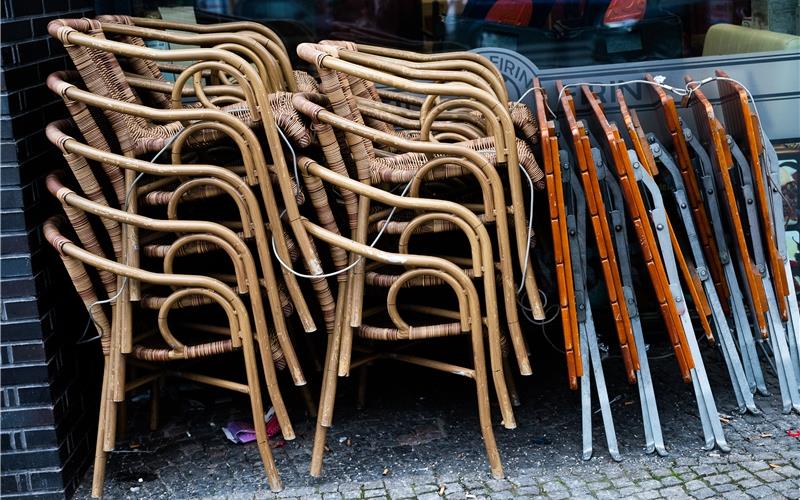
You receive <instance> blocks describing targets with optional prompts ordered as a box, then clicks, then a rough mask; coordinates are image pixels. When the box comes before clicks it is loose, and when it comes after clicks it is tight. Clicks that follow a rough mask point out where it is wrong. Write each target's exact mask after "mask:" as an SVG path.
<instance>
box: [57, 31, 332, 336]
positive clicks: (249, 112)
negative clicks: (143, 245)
mask: <svg viewBox="0 0 800 500" xmlns="http://www.w3.org/2000/svg"><path fill="white" fill-rule="evenodd" d="M49 29H50V32H51V34H52V35H53V36H55V37H57V38H59V40H61V41H62V42H63V43H65V44H66V46H67V47H68V53H69V54H70V55H71V56H72V57H73V60H74V62H75V65H76V67H77V68H78V69H79V71H80V70H81V69H82V70H83V72H84V73H85V74H82V75H81V76H82V78H83V79H84V82H85V83H86V86H87V89H88V90H89V92H91V93H92V94H94V96H91V95H88V96H86V98H87V99H91V98H93V97H100V96H102V97H105V98H107V99H112V100H113V101H114V102H117V103H119V104H120V106H117V107H107V108H105V109H104V113H105V115H106V117H107V119H108V121H109V123H110V125H111V128H112V129H113V131H114V132H115V134H116V136H117V141H118V142H119V147H120V150H121V151H122V152H123V154H126V155H135V154H138V153H141V152H153V151H159V150H160V149H161V148H163V147H164V146H165V144H167V142H168V141H169V140H170V139H171V138H172V137H173V136H174V135H175V134H176V133H178V132H180V131H181V130H183V129H184V125H183V123H181V121H176V120H182V119H184V118H182V117H185V119H201V120H203V119H205V120H210V121H218V122H222V125H218V124H214V125H213V126H212V125H208V126H206V127H203V126H199V130H198V131H196V132H195V133H194V134H193V136H192V137H191V138H190V139H191V140H189V141H188V144H187V147H192V146H194V149H197V148H200V147H201V148H203V149H205V148H207V146H208V145H209V144H214V143H215V142H216V141H217V140H218V139H220V138H230V137H231V130H230V129H231V128H233V129H234V130H236V131H237V132H238V133H239V135H242V136H244V138H245V142H246V144H247V148H248V149H250V150H251V151H252V153H251V156H252V158H253V160H251V162H250V163H248V160H247V159H244V162H245V165H254V166H255V167H256V169H259V168H262V167H263V169H262V171H261V172H258V171H257V170H253V171H252V172H249V171H248V181H249V182H250V183H251V184H252V185H258V187H259V189H260V191H261V192H262V197H263V199H273V198H274V196H272V186H271V185H270V183H266V182H261V183H259V182H257V179H259V178H262V179H265V178H273V179H275V180H276V182H277V183H278V184H279V187H280V190H281V193H282V195H283V194H285V195H287V196H296V195H297V193H298V192H299V190H298V188H297V186H294V187H293V186H292V183H293V180H292V179H291V177H290V176H289V175H288V172H286V170H285V160H284V159H283V155H282V154H280V151H281V143H280V137H279V135H278V132H277V131H276V130H274V128H272V127H269V126H266V123H274V121H273V119H272V116H273V114H272V113H271V111H270V109H267V108H271V107H272V106H271V105H267V107H266V108H263V107H262V108H263V109H260V110H259V111H256V109H257V106H256V104H255V102H254V99H255V96H254V94H255V95H257V97H258V99H262V100H263V101H264V102H265V103H266V102H272V103H275V102H278V101H276V100H275V99H272V100H271V101H270V99H269V97H268V96H267V95H266V93H265V92H263V90H264V89H263V87H262V86H261V84H260V79H259V78H258V77H257V76H256V74H255V70H254V68H252V67H250V66H249V65H247V64H246V63H245V62H244V61H243V60H242V59H241V58H239V57H238V56H236V55H235V54H233V53H230V52H226V51H223V50H219V49H188V51H187V50H181V51H159V50H155V49H148V48H143V47H140V46H137V45H129V44H125V43H120V42H114V41H109V40H106V39H105V38H104V36H103V34H102V31H100V30H99V23H97V22H96V21H92V20H89V19H82V20H74V19H72V20H56V21H53V22H51V24H50V25H49ZM84 31H86V32H89V33H91V34H86V33H84ZM114 54H120V55H124V56H127V57H132V58H141V59H148V58H149V59H153V60H165V59H166V60H176V61H179V60H186V59H189V60H194V61H201V62H199V63H197V64H200V65H202V64H203V62H202V61H203V59H204V58H205V59H210V60H211V61H228V62H230V63H232V64H233V65H234V67H236V66H238V67H240V68H241V69H242V70H243V71H244V72H245V73H246V74H248V75H250V76H249V77H248V79H247V80H246V81H247V82H249V83H250V84H251V85H245V88H247V89H248V92H247V93H246V94H245V97H247V98H248V102H246V103H245V105H244V107H242V106H243V105H242V104H235V105H233V106H236V109H237V110H239V111H241V112H242V113H238V112H237V113H236V114H234V115H231V117H235V118H236V119H235V120H231V119H230V118H226V117H225V116H222V114H221V113H212V114H210V115H205V116H204V115H203V113H208V112H209V111H217V110H209V109H200V110H196V113H194V114H191V113H190V114H189V115H183V114H180V113H179V114H178V115H175V114H173V115H170V114H169V113H158V112H157V111H156V110H155V109H154V108H150V107H142V106H140V107H138V108H136V111H135V112H133V113H131V112H127V113H124V112H120V111H119V109H121V108H125V107H126V105H127V104H134V105H135V104H139V99H138V97H137V96H136V94H135V92H134V91H133V90H132V89H131V88H130V87H129V86H128V85H127V83H126V80H125V77H124V74H123V72H122V69H121V67H120V65H119V63H118V62H117V59H116V58H115V57H114ZM195 66H196V65H195ZM215 67H217V68H220V67H222V68H224V67H226V66H225V65H224V64H222V65H221V63H216V64H215ZM98 69H101V70H100V71H98ZM202 71H203V69H202V67H201V68H200V69H197V71H195V70H193V69H191V68H190V69H189V70H187V72H186V74H185V75H184V77H183V80H182V81H183V82H184V83H185V82H186V81H188V80H189V79H190V77H191V76H192V75H194V74H196V73H197V72H202ZM229 72H230V73H232V74H238V75H239V78H240V79H241V80H243V81H244V80H245V77H244V76H243V75H242V74H241V73H240V72H239V71H238V70H236V69H233V68H230V71H229ZM252 85H255V86H256V88H257V89H258V93H256V91H255V90H253V87H252ZM182 87H183V86H182V85H180V86H178V87H177V89H181V88H182ZM173 94H174V95H173V96H172V100H173V101H174V102H176V103H180V100H181V93H180V92H178V91H177V90H175V91H174V92H173ZM87 104H91V105H92V106H97V105H98V103H95V102H92V103H89V102H88V101H87ZM127 109H130V108H129V107H128V108H127ZM177 111H181V112H183V111H190V110H189V109H182V110H173V111H172V112H173V113H175V112H177ZM225 114H227V113H225ZM242 115H244V116H249V117H250V119H251V121H252V122H251V123H249V124H248V123H244V125H245V126H249V125H257V126H258V127H260V128H263V129H264V131H265V133H266V135H267V137H268V142H269V150H270V151H271V152H272V153H273V154H274V155H275V156H276V160H275V166H274V167H273V168H272V169H268V167H267V166H266V161H265V156H264V152H263V150H262V149H261V144H260V142H259V141H258V139H257V138H256V136H254V135H253V133H252V132H251V131H247V130H243V128H242V125H240V124H239V123H242V122H241V120H240V119H239V117H241V116H242ZM153 119H157V120H160V122H161V123H166V124H165V125H160V124H156V123H154V122H152V120H153ZM76 121H78V120H76ZM236 122H239V123H236ZM245 128H247V127H245ZM197 132H199V133H197ZM195 136H196V137H195ZM281 167H283V168H281ZM284 190H285V193H284ZM289 193H291V194H289ZM264 209H265V211H266V213H267V218H268V221H269V224H270V227H271V228H272V229H273V231H276V232H278V233H279V234H281V232H282V230H281V229H280V228H281V227H282V222H281V220H280V215H279V210H278V208H277V207H276V206H265V207H264ZM290 215H293V214H290ZM291 220H296V217H291ZM291 224H292V223H291V222H290V225H291ZM294 229H298V226H297V225H296V222H295V223H294ZM298 243H300V245H299V247H298V248H300V249H301V250H303V249H304V248H307V247H308V245H303V243H304V242H302V241H298ZM287 245H288V243H287V242H286V241H285V239H283V238H279V239H278V243H277V250H278V251H279V252H280V256H281V258H282V259H284V260H286V261H289V250H288V247H287ZM305 263H306V264H307V265H308V266H310V267H309V269H312V270H313V269H315V266H318V264H317V261H316V259H315V258H314V257H313V256H307V258H306V259H305ZM284 280H285V282H286V285H287V288H288V290H289V294H290V296H291V299H292V302H293V303H294V304H295V308H296V310H297V313H298V315H299V317H300V319H301V322H302V324H303V327H304V328H305V330H306V331H314V330H315V329H316V326H315V325H314V321H313V319H312V317H311V314H310V312H309V310H308V307H307V305H306V303H305V300H304V297H303V293H302V291H301V290H300V287H299V285H298V284H297V281H296V278H295V277H294V276H293V275H292V274H291V273H288V272H285V273H284Z"/></svg>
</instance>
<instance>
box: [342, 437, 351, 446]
mask: <svg viewBox="0 0 800 500" xmlns="http://www.w3.org/2000/svg"><path fill="white" fill-rule="evenodd" d="M344 444H345V445H346V446H353V442H352V441H351V440H350V438H347V441H346V442H345V443H344Z"/></svg>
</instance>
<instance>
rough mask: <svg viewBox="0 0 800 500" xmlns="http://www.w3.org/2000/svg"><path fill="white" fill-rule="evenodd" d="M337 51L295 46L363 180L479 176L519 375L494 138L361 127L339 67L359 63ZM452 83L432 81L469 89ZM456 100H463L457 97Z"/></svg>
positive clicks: (526, 368)
mask: <svg viewBox="0 0 800 500" xmlns="http://www.w3.org/2000/svg"><path fill="white" fill-rule="evenodd" d="M337 50H338V49H336V48H334V47H330V46H313V45H311V44H302V45H301V46H300V47H299V48H298V53H299V54H300V55H301V57H302V58H304V59H305V60H308V61H310V62H315V63H318V71H319V74H320V76H321V78H322V89H323V91H324V92H325V93H326V95H327V96H328V98H329V99H330V102H331V104H332V107H333V110H334V113H327V112H325V113H319V114H317V117H315V120H316V119H317V118H318V119H319V120H318V121H320V122H324V123H325V124H327V125H328V126H330V127H332V128H334V130H335V131H344V132H346V138H347V142H348V146H349V149H350V154H349V155H346V156H345V157H344V158H345V159H347V160H349V159H350V158H352V160H354V161H355V164H356V166H357V170H358V176H359V179H360V180H361V181H362V182H368V183H379V182H380V183H385V182H408V181H409V180H411V179H413V178H414V177H415V176H416V175H417V174H418V172H420V171H423V170H424V175H425V177H422V178H423V179H437V178H445V177H454V176H463V175H465V174H466V175H473V176H474V177H475V178H476V179H477V181H478V183H479V186H480V189H481V193H482V196H483V199H482V203H481V204H479V205H478V206H477V208H478V210H483V216H484V217H485V219H484V220H485V221H487V222H492V221H493V222H495V224H496V226H497V233H498V236H497V240H498V243H499V250H500V265H501V268H502V276H503V279H502V280H501V284H502V285H503V292H504V299H505V311H506V315H507V318H506V320H507V324H508V327H509V329H510V330H511V339H512V341H513V345H514V351H515V353H516V357H517V362H518V364H519V366H520V369H521V372H522V373H523V374H529V373H530V364H529V362H528V360H527V353H526V349H525V346H524V341H523V339H522V335H521V331H520V328H519V319H518V316H517V310H516V308H517V305H516V303H517V302H516V290H514V287H513V276H512V270H511V259H510V242H509V237H508V226H507V221H506V218H505V217H500V216H496V214H495V213H494V211H495V209H494V207H501V206H505V205H506V203H505V201H504V199H505V195H504V193H503V185H502V181H501V180H500V178H499V175H498V172H497V171H496V170H495V168H494V167H493V166H492V165H491V163H490V162H492V161H497V162H498V163H500V159H499V158H497V155H496V154H495V152H496V150H495V149H494V148H493V147H492V142H491V141H492V139H491V138H484V139H478V140H476V141H472V142H471V143H463V144H462V143H459V144H444V143H431V142H427V141H411V140H408V139H404V138H401V137H398V136H397V135H396V134H388V133H384V132H381V131H379V130H375V129H372V128H370V127H366V126H364V125H363V120H361V118H360V116H361V115H360V113H359V111H358V108H357V106H356V105H355V104H354V102H353V97H352V93H351V92H350V89H349V85H347V83H348V81H347V78H346V74H345V73H344V72H343V71H342V70H344V69H346V70H348V71H349V72H350V73H354V74H355V73H359V72H361V71H362V68H361V67H359V66H355V65H353V64H351V63H346V62H343V61H340V60H338V59H336V58H335V57H327V56H328V55H329V53H333V54H335V53H336V51H337ZM329 61H330V64H329ZM330 65H333V66H336V68H335V70H332V69H330V68H328V67H327V66H330ZM363 71H364V72H365V73H362V74H370V75H373V74H374V75H376V76H375V79H376V80H377V79H378V78H379V77H380V78H382V76H380V75H383V74H382V73H378V72H374V71H372V70H363ZM390 81H391V82H394V84H395V86H403V85H405V86H408V87H409V88H413V89H415V90H417V91H422V89H423V88H427V86H426V85H423V84H419V85H417V84H415V83H414V82H409V81H407V80H404V79H399V78H395V77H391V76H387V77H386V79H385V80H384V83H388V82H390ZM431 85H433V84H431ZM453 85H455V84H436V85H434V87H435V89H434V90H435V91H436V92H438V93H450V94H458V93H460V92H461V93H463V92H468V91H467V90H466V89H464V88H463V87H462V86H455V87H453ZM453 101H456V100H453ZM453 101H448V102H453ZM459 101H461V100H460V99H459ZM300 111H301V112H303V110H302V109H300ZM431 116H433V115H431ZM495 132H497V133H498V135H496V136H495V138H494V141H505V139H506V138H507V136H506V135H504V134H502V133H499V130H498V129H495ZM317 133H318V140H319V141H320V144H321V147H322V148H323V152H324V153H325V155H326V162H327V164H329V165H334V164H337V163H339V162H341V161H343V159H342V155H341V153H339V148H338V144H337V143H336V142H335V141H333V140H323V139H322V138H320V137H319V136H320V132H319V130H318V131H317ZM329 135H330V134H329ZM513 140H514V139H512V141H513ZM373 142H378V143H380V144H385V145H390V146H392V147H394V148H396V149H398V150H403V151H413V152H414V153H406V154H402V155H395V156H388V157H387V156H383V155H381V153H380V152H379V151H380V150H378V149H377V148H375V147H374V146H373ZM520 144H521V143H520ZM520 144H517V146H518V147H519V145H520ZM523 146H524V145H523ZM509 151H513V152H516V149H514V148H510V149H509ZM522 151H523V152H524V153H525V154H526V155H530V152H529V151H527V146H524V148H523V150H522ZM513 152H512V153H510V155H509V156H512V157H513V156H514V154H513ZM426 155H432V156H440V157H442V159H441V160H440V161H439V164H437V165H429V166H426V164H427V163H428V156H426ZM445 158H450V159H451V160H445ZM532 158H533V157H532V155H530V159H532ZM534 163H535V162H531V163H530V165H531V166H532V165H533V164H534ZM434 167H436V168H438V169H439V170H438V171H436V172H434V171H433V168H434ZM476 167H477V168H476ZM537 168H538V167H537ZM511 172H514V173H515V174H517V178H519V172H518V171H516V169H514V168H509V177H513V175H512V174H511ZM512 191H513V190H512ZM517 206H524V204H522V203H520V204H518V205H517ZM360 210H364V212H362V213H366V211H367V210H368V206H367V207H364V208H362V209H360ZM514 212H515V219H522V221H523V222H520V223H521V224H523V226H522V227H518V224H515V229H517V231H516V233H517V236H518V239H521V241H522V243H524V244H525V245H528V236H529V232H528V231H526V228H527V222H524V221H525V219H526V217H525V215H524V214H520V212H521V210H516V211H514ZM351 216H352V214H351ZM358 224H359V225H363V226H366V225H367V224H368V223H367V221H366V220H363V219H362V220H358ZM398 229H401V227H398ZM359 231H362V236H358V237H357V240H358V238H363V234H365V232H366V227H364V228H363V229H359ZM360 241H363V240H360ZM521 250H522V256H521V257H522V258H523V260H525V259H529V257H530V255H529V254H530V251H529V250H527V249H525V248H522V249H521ZM522 267H525V268H526V269H527V272H526V276H527V278H528V279H526V281H525V283H526V284H527V285H530V286H528V291H529V292H530V291H531V287H533V288H535V280H533V273H532V269H531V267H530V266H522ZM362 271H363V270H361V269H356V270H354V272H355V273H357V274H363V272H362ZM353 286H355V287H356V297H357V296H358V295H359V294H360V293H361V292H359V291H358V288H360V287H361V286H362V285H361V284H360V283H359V282H358V281H354V282H353ZM529 298H530V293H529ZM534 302H535V303H537V304H539V305H541V302H540V297H539V296H538V292H537V293H536V297H535V301H534ZM534 309H535V310H537V314H536V316H537V317H541V314H543V311H541V308H539V309H536V308H535V307H534ZM356 321H357V317H356ZM354 324H357V323H354ZM345 349H346V345H345ZM345 359H346V358H345Z"/></svg>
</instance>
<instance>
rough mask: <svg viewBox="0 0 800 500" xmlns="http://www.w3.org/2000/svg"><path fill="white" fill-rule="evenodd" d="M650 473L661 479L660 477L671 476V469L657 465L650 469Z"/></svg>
mask: <svg viewBox="0 0 800 500" xmlns="http://www.w3.org/2000/svg"><path fill="white" fill-rule="evenodd" d="M650 475H651V476H653V477H654V478H656V479H661V478H662V477H666V476H671V475H672V469H669V468H667V467H659V468H657V469H652V470H651V471H650Z"/></svg>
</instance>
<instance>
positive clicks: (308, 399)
mask: <svg viewBox="0 0 800 500" xmlns="http://www.w3.org/2000/svg"><path fill="white" fill-rule="evenodd" d="M300 395H301V396H302V397H303V403H305V405H306V411H307V412H308V416H309V417H311V418H317V405H316V404H314V396H312V395H311V389H310V388H309V386H308V384H306V385H304V386H301V387H300Z"/></svg>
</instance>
